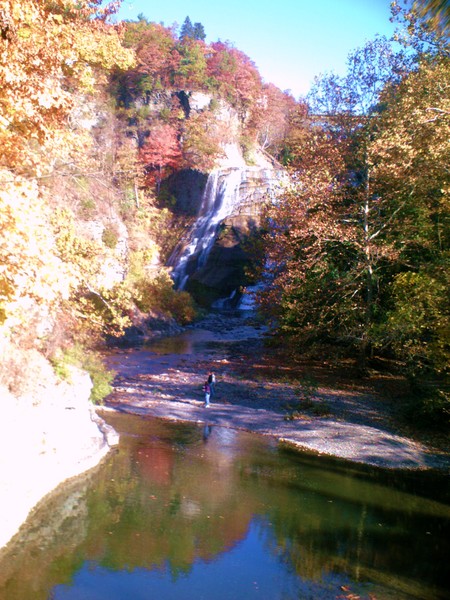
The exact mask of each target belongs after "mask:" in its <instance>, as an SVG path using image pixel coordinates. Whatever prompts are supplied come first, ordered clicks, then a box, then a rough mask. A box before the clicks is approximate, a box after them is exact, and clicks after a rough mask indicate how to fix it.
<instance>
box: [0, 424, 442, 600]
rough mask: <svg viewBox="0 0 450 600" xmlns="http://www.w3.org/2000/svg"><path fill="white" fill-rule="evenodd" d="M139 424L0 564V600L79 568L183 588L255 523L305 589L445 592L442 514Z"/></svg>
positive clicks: (371, 487) (198, 434)
mask: <svg viewBox="0 0 450 600" xmlns="http://www.w3.org/2000/svg"><path fill="white" fill-rule="evenodd" d="M131 423H133V425H132V424H131ZM134 423H135V420H133V419H131V422H130V423H128V422H127V421H126V427H125V428H126V429H127V427H128V429H130V431H128V433H129V435H127V436H126V437H125V438H124V439H123V442H122V444H121V447H120V449H119V451H118V452H116V453H115V454H114V455H113V456H111V457H110V459H109V460H108V462H107V463H106V464H105V465H104V466H103V467H102V468H101V469H99V470H98V471H97V472H96V473H95V475H94V476H93V478H94V480H95V485H88V484H87V481H86V483H85V484H84V485H82V486H81V487H80V488H79V489H78V490H76V491H74V490H72V492H71V493H69V495H67V496H65V497H64V496H61V498H60V499H59V501H58V502H56V503H55V502H54V503H53V504H50V505H49V506H48V507H44V509H43V513H42V514H41V515H40V517H39V519H40V520H38V522H37V523H36V525H34V526H32V527H31V530H30V531H31V532H32V535H31V534H30V533H29V534H28V537H27V539H25V540H22V542H19V543H18V544H16V546H15V547H14V548H12V549H11V552H10V555H9V557H8V556H7V557H6V559H5V560H4V561H3V562H1V564H0V573H1V575H0V600H3V599H5V600H6V598H7V599H8V600H23V599H24V598H27V597H33V599H34V600H40V599H41V598H42V600H44V599H45V600H46V599H47V598H48V592H49V590H50V589H51V587H52V586H54V585H56V584H60V583H64V582H70V580H71V579H72V577H73V575H74V573H75V572H76V571H77V570H78V569H79V567H80V565H81V564H82V562H83V561H84V560H89V561H93V562H94V563H97V564H100V565H102V566H104V567H107V568H110V569H113V570H129V571H132V570H134V569H137V568H147V569H159V570H161V571H168V572H170V574H171V575H172V577H175V578H176V577H178V576H179V575H180V574H185V573H188V572H189V571H190V570H191V569H192V567H193V565H194V564H195V562H196V561H199V560H200V561H212V560H215V559H216V558H217V557H218V556H220V555H221V554H223V553H224V552H227V551H229V550H230V549H232V548H233V547H234V546H235V545H236V544H237V543H238V542H240V541H241V540H243V539H244V538H245V537H246V535H247V531H248V529H249V526H250V524H251V523H252V522H255V520H256V522H257V523H258V526H259V527H261V529H264V531H265V532H266V533H265V534H264V536H263V539H264V540H265V543H266V545H267V548H268V549H269V551H270V552H271V553H272V554H273V555H274V556H276V557H278V559H279V560H280V561H281V562H283V563H285V564H286V565H288V568H289V570H295V572H296V573H297V574H298V575H299V576H300V577H301V578H303V579H305V580H310V581H315V582H317V581H321V579H322V578H323V577H324V575H326V574H335V573H346V574H348V575H349V576H350V577H351V578H352V579H353V580H356V581H358V580H359V581H363V580H369V581H375V582H378V583H382V584H387V585H388V587H390V588H391V589H394V590H396V592H398V597H401V596H400V594H401V593H410V594H412V595H414V594H415V595H418V596H419V597H420V594H422V597H428V596H431V597H439V592H436V593H434V592H433V594H434V596H433V595H432V594H431V592H430V590H431V589H432V588H433V587H436V588H437V589H438V588H439V586H440V587H441V588H442V589H445V582H444V580H443V578H444V573H445V565H443V563H442V561H443V560H444V559H445V557H446V556H447V553H448V541H446V540H448V536H446V535H445V532H444V531H443V528H444V527H447V528H448V514H449V510H448V507H446V506H445V505H444V504H441V503H439V502H437V501H432V500H425V499H421V498H420V497H416V496H414V495H412V494H410V493H408V492H407V491H401V490H400V489H399V487H398V486H397V487H392V486H387V485H385V484H384V482H383V481H381V480H373V478H372V479H370V478H368V477H367V476H365V475H362V474H359V475H357V474H355V473H353V474H349V473H348V472H346V471H345V470H344V471H341V470H340V468H339V467H337V466H336V465H333V464H327V463H326V462H325V461H320V462H318V461H317V460H311V461H308V460H306V459H305V460H300V459H298V458H293V457H292V456H290V455H288V454H284V453H279V452H275V451H273V450H270V449H267V448H266V447H265V442H263V441H261V440H259V439H258V438H254V437H251V436H245V435H239V436H238V438H236V439H234V438H233V436H231V434H230V435H229V436H228V437H227V436H225V435H224V436H223V437H222V438H220V435H219V432H217V435H215V434H216V432H215V431H214V432H213V434H212V435H211V436H210V437H209V439H208V442H207V443H204V440H203V436H202V430H201V429H200V428H199V429H197V428H195V427H192V426H178V427H175V428H171V427H170V426H168V425H166V424H163V423H158V422H156V423H155V424H153V425H152V427H151V428H150V429H149V430H148V431H146V429H145V427H144V426H143V425H142V427H144V430H143V431H142V430H140V429H139V427H141V425H139V427H138V429H137V430H134V429H133V428H134V427H135V425H134ZM146 427H147V428H148V427H149V425H148V424H147V425H146ZM234 435H235V434H234ZM355 475H356V476H355ZM69 508H70V510H69ZM37 516H38V515H37ZM267 532H270V533H267ZM426 532H430V534H429V535H428V534H426ZM23 542H24V543H23ZM25 565H26V568H24V566H25ZM5 566H6V568H5ZM427 582H428V583H427ZM427 586H428V587H427ZM30 590H33V594H32V596H30ZM2 594H3V595H2ZM5 594H6V595H5ZM424 594H425V595H424ZM443 597H444V596H443Z"/></svg>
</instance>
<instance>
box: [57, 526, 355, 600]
mask: <svg viewBox="0 0 450 600" xmlns="http://www.w3.org/2000/svg"><path fill="white" fill-rule="evenodd" d="M272 545H273V539H272V535H271V533H270V524H269V523H265V522H261V521H259V520H256V519H255V520H253V521H252V523H251V525H250V527H249V530H248V532H247V535H246V537H245V539H244V540H242V541H241V542H240V543H238V544H236V546H235V547H234V548H233V549H231V550H230V551H229V552H226V553H224V554H220V555H219V556H217V557H215V558H213V559H211V560H209V561H205V560H201V559H199V560H197V561H196V562H195V563H194V565H193V567H192V570H191V571H190V572H189V573H186V574H183V573H180V574H178V575H177V576H176V577H174V576H173V574H172V573H171V572H169V570H168V569H165V568H162V569H155V570H151V571H150V570H147V569H135V570H133V571H118V572H117V571H112V570H109V569H106V568H103V567H99V566H97V565H96V564H95V563H85V564H84V565H83V567H82V568H81V569H80V571H78V573H77V574H76V576H75V578H74V581H73V585H70V586H66V585H61V586H57V587H56V588H54V590H53V595H52V600H106V599H107V600H138V599H141V598H142V600H144V598H145V599H147V598H149V599H150V598H155V599H156V598H157V599H161V600H191V599H192V600H210V599H214V600H240V599H241V598H245V600H253V599H255V600H295V599H299V598H314V599H321V600H328V599H329V600H331V599H333V600H334V599H335V598H336V589H339V588H338V586H337V581H336V577H333V581H332V582H331V581H330V582H327V579H326V578H324V580H323V581H322V582H320V583H312V582H310V581H304V580H302V579H300V578H299V577H298V576H297V575H296V574H295V573H294V572H290V571H289V569H287V568H286V567H287V565H286V564H284V560H283V555H282V554H281V553H280V554H276V553H271V552H267V546H272ZM340 579H341V581H340V582H339V583H340V584H341V585H342V584H344V583H348V580H347V579H346V578H345V579H344V577H342V578H340Z"/></svg>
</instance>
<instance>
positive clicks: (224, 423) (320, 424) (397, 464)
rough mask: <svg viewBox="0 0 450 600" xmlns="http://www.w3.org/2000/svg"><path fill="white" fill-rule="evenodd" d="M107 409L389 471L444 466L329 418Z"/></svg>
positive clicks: (134, 406)
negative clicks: (262, 438) (268, 440)
mask: <svg viewBox="0 0 450 600" xmlns="http://www.w3.org/2000/svg"><path fill="white" fill-rule="evenodd" d="M108 406H109V407H110V408H113V409H115V410H119V411H121V412H127V413H132V414H141V415H146V416H153V417H157V418H162V419H169V420H175V421H185V422H186V421H187V422H194V423H202V424H210V425H214V426H220V427H231V428H235V429H242V430H246V431H251V432H254V433H259V434H263V435H268V436H271V437H275V438H277V439H278V440H280V441H283V442H288V443H291V444H293V445H294V446H296V447H298V448H299V449H306V450H309V451H313V452H317V453H318V454H326V455H330V456H336V457H339V458H343V459H347V460H350V461H354V462H359V463H364V464H369V465H375V466H379V467H384V468H393V469H397V468H398V469H400V468H401V469H405V468H407V469H426V468H444V467H445V466H446V464H447V461H446V459H445V457H441V456H439V455H435V454H431V453H430V452H428V451H427V449H426V448H425V447H423V446H422V445H421V444H419V443H417V442H414V441H412V440H410V439H408V438H405V437H402V436H398V435H395V434H392V433H389V432H386V431H383V430H381V429H378V428H376V427H370V426H367V425H360V424H355V423H347V422H340V421H336V420H332V419H323V418H321V419H311V420H308V421H304V420H301V421H300V420H295V421H286V420H285V419H284V417H283V415H282V414H280V413H276V412H274V411H271V410H266V409H263V408H255V409H253V408H247V407H245V406H236V405H231V404H227V405H225V404H211V406H210V407H209V408H206V407H205V406H204V405H203V403H202V402H198V401H190V402H177V401H157V400H153V401H152V400H141V401H136V400H134V401H133V402H132V403H128V402H124V401H119V402H116V401H114V400H111V401H110V402H109V403H108Z"/></svg>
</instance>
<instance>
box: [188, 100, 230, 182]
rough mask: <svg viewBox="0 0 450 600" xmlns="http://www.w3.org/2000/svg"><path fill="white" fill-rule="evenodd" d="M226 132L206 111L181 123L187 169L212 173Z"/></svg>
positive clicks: (192, 115) (221, 152)
mask: <svg viewBox="0 0 450 600" xmlns="http://www.w3.org/2000/svg"><path fill="white" fill-rule="evenodd" d="M226 134H227V132H226V131H225V129H224V126H223V125H222V124H221V123H220V122H218V121H217V119H215V117H214V115H213V114H211V113H210V112H208V111H204V112H202V113H200V114H191V116H190V117H189V119H187V120H186V121H185V122H184V123H183V160H184V166H185V168H188V169H195V170H197V171H200V172H203V173H209V172H210V171H212V170H213V169H214V167H215V165H216V163H217V159H218V158H219V157H220V156H222V154H223V150H222V148H223V145H224V143H225V141H226Z"/></svg>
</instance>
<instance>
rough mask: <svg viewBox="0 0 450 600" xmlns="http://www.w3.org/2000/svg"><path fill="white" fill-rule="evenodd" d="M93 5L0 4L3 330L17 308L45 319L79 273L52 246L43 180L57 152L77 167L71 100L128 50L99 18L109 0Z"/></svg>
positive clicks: (14, 325) (30, 0) (13, 324)
mask: <svg viewBox="0 0 450 600" xmlns="http://www.w3.org/2000/svg"><path fill="white" fill-rule="evenodd" d="M102 6H103V3H102V2H100V1H97V0H95V1H92V0H89V1H88V0H81V1H76V2H75V1H72V0H55V1H53V2H40V1H37V0H23V1H20V2H19V1H16V0H3V1H2V2H1V5H0V28H1V36H2V47H1V50H0V52H1V61H0V111H1V112H0V178H1V180H2V198H1V200H0V203H1V205H2V208H1V211H0V212H1V214H2V227H1V233H0V246H1V247H2V252H1V259H0V263H1V266H0V312H1V317H0V320H1V321H2V323H3V325H4V327H3V329H2V332H1V333H2V335H3V334H4V335H5V336H8V335H10V334H11V332H16V333H17V332H18V331H19V330H20V328H21V327H22V325H23V320H24V318H25V316H26V318H27V319H29V320H31V318H32V315H33V316H36V319H37V323H38V324H39V321H40V326H41V328H42V324H43V323H45V322H46V323H47V327H49V326H50V325H51V323H52V322H54V319H56V318H57V314H58V310H59V308H60V306H61V303H62V302H63V301H66V300H67V299H68V296H70V295H71V293H72V292H75V290H78V289H81V288H83V286H84V284H85V282H86V280H85V278H83V277H81V276H80V274H79V272H78V274H77V271H76V269H74V268H73V264H70V262H69V263H66V262H65V261H64V260H62V258H61V257H60V256H59V254H58V250H57V242H58V233H57V232H56V231H54V230H53V226H52V222H51V211H50V210H49V207H48V204H47V203H46V201H45V196H46V193H47V192H46V188H45V187H44V186H43V183H44V182H46V181H47V180H48V179H47V178H48V177H49V176H51V175H53V174H54V173H55V171H56V170H57V167H58V166H59V165H61V164H64V163H65V162H69V163H70V164H71V165H73V164H74V163H75V164H76V163H77V161H79V162H80V164H79V165H77V166H79V167H80V168H82V166H83V161H82V156H83V155H82V152H81V145H84V144H87V143H88V141H89V140H88V137H87V135H86V134H85V133H84V134H83V133H82V132H81V131H80V130H79V129H77V126H76V119H75V118H74V117H73V108H74V107H75V106H76V104H77V102H79V100H80V98H81V97H87V96H88V95H89V94H93V93H94V89H95V86H96V85H97V84H98V83H99V82H101V80H102V76H103V79H104V74H105V72H106V71H107V70H108V69H110V68H111V67H112V66H114V65H117V66H120V67H122V68H126V67H127V66H129V65H131V64H132V61H133V53H132V52H130V51H128V50H125V49H124V48H123V47H122V45H121V41H120V28H118V27H116V26H112V25H109V24H108V22H107V21H108V17H109V15H110V14H111V13H112V10H113V8H114V7H113V6H112V5H107V6H106V7H102ZM27 327H30V324H29V323H28V325H27ZM40 335H42V331H41V334H40ZM38 339H39V336H38V335H36V336H35V339H34V343H38Z"/></svg>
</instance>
